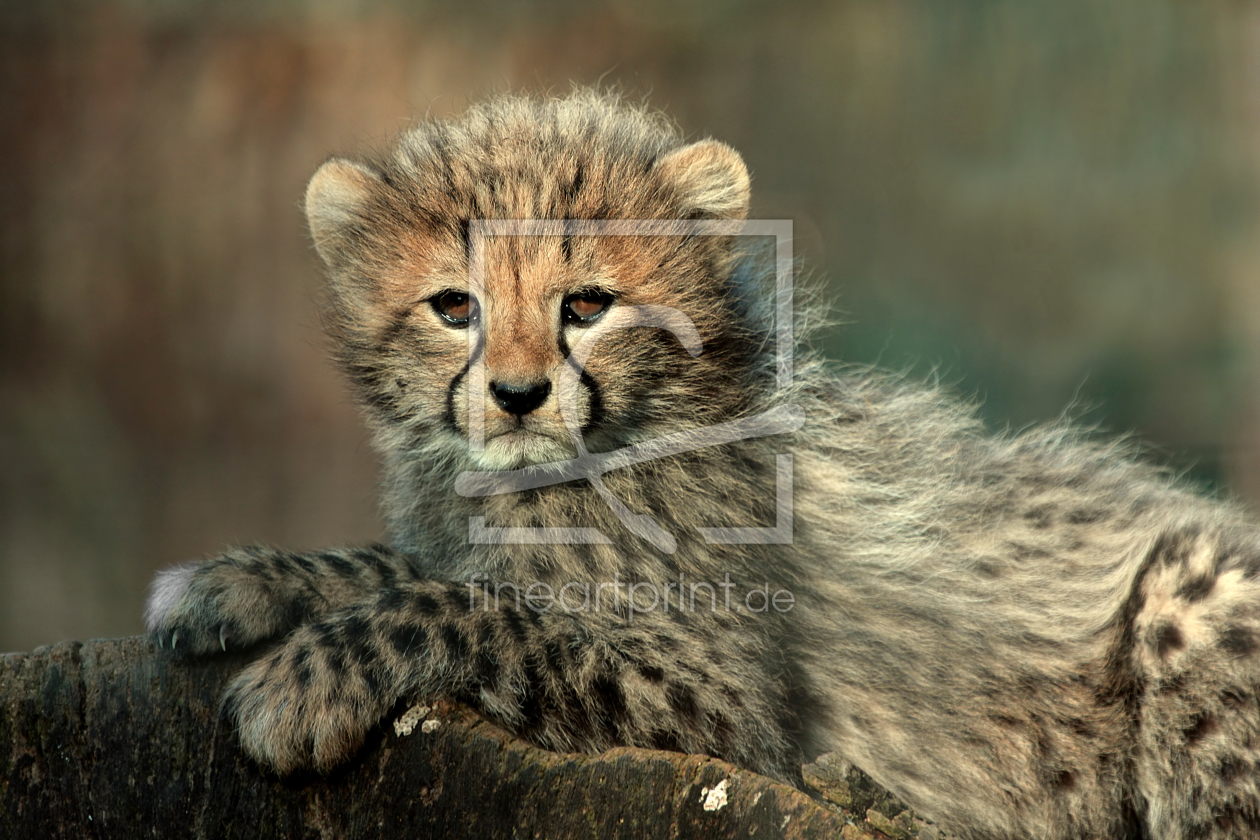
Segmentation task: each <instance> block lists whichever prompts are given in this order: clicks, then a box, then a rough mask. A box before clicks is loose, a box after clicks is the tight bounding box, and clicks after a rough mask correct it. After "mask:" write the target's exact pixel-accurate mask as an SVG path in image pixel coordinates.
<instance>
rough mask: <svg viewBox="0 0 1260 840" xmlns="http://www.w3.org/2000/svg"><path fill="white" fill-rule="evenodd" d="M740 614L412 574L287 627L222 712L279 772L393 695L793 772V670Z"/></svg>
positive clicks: (538, 729) (592, 738) (542, 728)
mask: <svg viewBox="0 0 1260 840" xmlns="http://www.w3.org/2000/svg"><path fill="white" fill-rule="evenodd" d="M477 592H478V593H479V592H480V590H477ZM746 622H755V619H750V618H748V617H743V618H741V617H739V616H735V615H732V614H729V613H689V614H686V615H685V616H679V615H678V613H676V612H675V613H672V614H671V613H661V612H655V613H648V614H636V615H635V616H634V617H633V620H626V619H623V618H620V617H618V616H616V615H613V614H609V613H607V612H594V611H591V612H573V613H565V612H564V611H562V610H559V609H553V610H551V611H548V612H545V613H538V612H535V611H533V610H530V609H528V608H526V607H521V608H520V609H517V608H516V607H515V605H512V604H508V605H504V606H502V607H501V608H497V609H490V608H484V607H483V606H482V605H481V600H480V595H477V596H470V592H469V587H468V586H467V585H465V584H456V583H449V582H438V581H421V582H416V583H407V584H402V585H399V586H397V587H393V588H390V589H388V590H385V591H383V592H381V593H379V595H378V596H377V597H375V598H374V599H372V600H371V601H368V602H364V603H362V604H359V605H355V606H353V607H350V608H349V609H346V610H343V611H341V612H338V613H335V614H331V615H328V616H326V617H325V618H323V619H322V620H319V621H316V622H314V623H311V624H307V625H305V626H303V627H300V628H299V629H297V630H296V631H294V632H293V634H292V635H291V636H290V637H289V638H288V639H286V640H285V642H284V643H283V645H282V646H281V647H280V648H278V649H277V650H275V651H273V652H271V653H270V654H268V655H267V656H265V657H264V658H262V659H261V660H259V661H258V662H256V663H254V664H252V665H250V666H249V667H248V668H246V669H245V670H244V671H243V672H242V673H241V674H240V676H238V677H237V679H236V680H235V681H234V682H233V683H232V685H231V687H230V688H229V690H228V698H227V708H228V713H229V715H231V716H232V717H233V718H234V722H235V723H236V725H237V730H238V732H239V733H240V737H241V741H242V745H243V746H244V748H245V750H246V751H247V752H248V753H249V754H250V755H251V756H253V757H254V758H255V759H257V760H258V761H259V762H261V763H263V764H266V765H269V766H271V767H273V768H275V769H276V770H277V771H278V772H280V773H288V772H291V771H293V770H296V769H298V768H302V767H314V768H316V769H318V770H321V771H326V770H328V769H329V768H331V767H333V766H334V765H336V764H338V763H340V762H342V761H344V760H346V759H347V758H349V757H350V755H351V754H352V753H353V752H354V751H355V750H356V749H357V748H358V747H359V745H360V744H362V742H363V739H364V736H365V735H366V733H367V731H368V730H369V729H370V728H371V727H372V726H374V725H375V724H377V723H378V722H379V721H380V720H381V719H382V718H383V717H384V716H385V714H386V713H388V711H389V710H390V709H391V708H392V707H393V706H394V704H395V703H396V702H397V701H398V700H399V699H402V698H409V697H416V696H423V697H431V696H434V695H439V694H441V695H446V696H451V697H455V698H457V699H461V700H464V701H466V702H469V703H471V704H473V705H475V706H477V707H479V708H480V709H481V710H482V711H483V712H484V713H485V714H486V715H487V716H488V717H490V718H492V719H494V720H496V721H497V722H499V723H501V724H503V725H504V726H505V727H506V728H508V729H510V730H512V731H513V732H515V733H516V734H518V735H520V736H522V737H524V738H526V739H528V740H530V741H533V742H534V743H535V744H537V745H539V746H542V747H545V748H548V749H556V750H564V751H582V752H598V751H602V750H605V749H608V748H610V747H613V746H641V747H651V748H658V749H672V750H679V751H683V752H696V753H707V754H710V755H714V756H717V757H721V758H725V759H727V760H730V761H732V762H735V763H737V764H739V765H741V766H744V767H747V768H750V769H753V770H756V771H758V772H761V773H764V774H767V775H770V776H773V777H776V778H779V779H782V780H785V781H790V782H791V781H797V780H798V779H799V768H800V763H801V762H800V758H799V755H797V753H796V749H795V747H794V745H793V744H792V743H791V740H790V738H789V737H788V736H787V735H786V732H787V730H788V728H789V727H790V726H791V725H792V723H791V721H790V720H788V719H786V718H785V709H788V708H789V706H790V704H789V702H788V700H787V694H788V693H789V690H790V687H789V686H787V685H785V684H784V679H783V675H784V674H785V672H787V671H789V670H790V669H785V668H784V664H783V662H782V661H781V659H778V656H777V654H774V652H773V651H770V658H772V659H776V660H777V661H776V662H775V664H770V663H769V662H768V661H766V657H767V655H768V647H767V645H766V643H765V639H764V638H763V637H761V636H760V635H759V633H762V632H764V631H765V629H766V628H764V627H749V626H746V624H745V623H746ZM754 631H757V632H754ZM763 663H764V664H763ZM788 714H790V712H789V713H788Z"/></svg>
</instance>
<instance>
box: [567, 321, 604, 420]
mask: <svg viewBox="0 0 1260 840" xmlns="http://www.w3.org/2000/svg"><path fill="white" fill-rule="evenodd" d="M556 348H557V349H558V350H559V351H560V356H561V358H563V359H564V363H565V364H566V365H568V366H569V367H571V368H573V370H575V371H577V374H578V382H579V383H580V384H581V385H582V387H584V388H585V389H586V393H587V396H588V398H589V401H588V408H589V409H590V412H589V414H588V415H587V418H586V422H585V423H583V424H582V434H584V435H586V434H590V432H591V431H592V430H594V429H597V428H599V425H600V424H601V423H602V422H603V421H604V396H603V393H602V392H601V391H600V387H599V383H598V382H596V381H595V378H594V377H593V376H591V375H590V374H589V373H587V371H586V367H585V366H581V367H579V366H578V363H577V361H576V360H575V359H574V358H573V351H572V350H570V349H569V341H568V339H567V338H566V337H565V335H564V322H563V321H560V322H559V324H558V327H557V333H556Z"/></svg>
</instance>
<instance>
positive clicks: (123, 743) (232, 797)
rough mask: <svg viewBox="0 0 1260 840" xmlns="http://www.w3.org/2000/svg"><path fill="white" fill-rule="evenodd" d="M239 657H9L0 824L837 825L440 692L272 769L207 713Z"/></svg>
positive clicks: (262, 834)
mask: <svg viewBox="0 0 1260 840" xmlns="http://www.w3.org/2000/svg"><path fill="white" fill-rule="evenodd" d="M245 661H247V659H246V658H245V657H243V656H223V657H214V658H211V659H207V660H201V661H194V662H190V663H189V662H173V661H171V660H170V659H168V658H167V657H164V656H161V655H158V653H157V651H156V650H155V649H154V647H153V645H152V644H151V643H150V642H149V641H148V640H146V639H143V638H128V639H108V640H98V641H91V642H64V643H62V644H58V645H53V646H51V647H46V648H41V649H39V650H37V651H35V652H34V653H30V654H10V655H8V656H5V657H4V658H3V664H2V666H0V837H4V838H15V840H16V838H32V839H33V840H48V839H49V838H58V837H67V838H76V840H78V838H111V837H127V838H130V837H161V838H184V837H187V838H229V837H241V838H245V837H248V838H271V837H275V838H281V837H283V838H299V837H321V838H322V837H338V838H341V837H347V838H360V837H391V838H393V837H404V836H406V837H450V838H463V837H467V838H510V837H548V838H570V837H573V838H577V837H583V838H585V837H595V836H597V837H670V838H689V837H696V838H718V837H731V838H734V837H741V838H747V837H756V838H798V837H800V838H804V837H810V838H814V837H833V836H839V835H840V834H841V832H842V829H843V828H844V826H845V820H844V818H843V817H842V816H841V814H840V813H838V812H837V811H835V810H832V809H830V808H828V807H825V806H823V805H820V804H817V803H816V802H814V801H813V800H811V799H810V798H809V797H807V796H806V795H804V794H803V793H801V792H799V791H796V790H793V789H792V788H789V787H786V786H784V785H781V784H777V783H775V782H772V781H771V780H769V779H766V778H764V777H762V776H758V775H756V774H753V773H749V772H747V771H744V770H740V769H738V768H736V767H733V766H731V765H729V764H727V763H725V762H722V761H718V760H716V759H712V758H707V757H705V756H694V755H681V754H678V753H668V752H657V751H650V750H636V749H615V750H610V751H609V752H606V753H604V754H602V755H567V754H559V753H552V752H547V751H545V750H540V749H537V748H535V747H532V746H530V745H528V744H525V743H523V742H521V741H519V740H516V739H515V738H513V737H512V736H511V735H509V734H508V733H506V732H505V731H503V730H502V729H500V728H498V727H497V726H495V725H493V724H491V723H489V722H488V721H486V720H484V719H483V718H481V717H479V716H478V715H477V714H476V713H475V712H473V711H472V710H470V709H468V708H467V707H464V706H461V705H459V704H455V703H451V702H446V701H440V702H438V703H437V705H436V707H435V709H434V710H432V711H430V712H429V713H428V714H427V715H425V716H423V718H421V719H420V720H417V721H416V722H415V728H414V730H413V731H412V733H411V734H410V735H405V736H400V735H398V734H396V732H395V729H394V727H393V726H392V725H391V721H392V720H393V719H395V718H397V717H399V715H394V716H393V718H391V720H390V721H386V722H385V723H384V724H383V725H382V726H380V727H377V729H376V730H374V731H373V733H372V735H371V736H370V737H369V740H368V743H367V744H366V745H365V747H364V748H363V750H362V752H361V753H360V754H359V755H358V756H357V757H356V758H355V759H354V760H353V761H351V762H350V763H349V764H347V765H346V766H344V767H342V768H340V769H338V770H336V771H335V772H333V773H332V774H330V775H328V776H316V775H300V776H295V777H290V778H286V779H279V778H277V777H276V776H274V775H273V774H271V773H268V772H266V771H264V770H262V769H261V768H259V767H258V766H257V765H255V764H254V763H253V762H251V761H249V760H248V759H247V758H246V757H245V756H244V755H243V754H242V752H241V751H240V748H239V747H238V746H237V744H236V741H235V737H234V735H233V732H232V729H231V726H230V725H228V724H227V722H226V721H225V720H224V719H223V718H222V717H221V716H220V714H219V711H218V704H219V696H220V694H221V692H222V690H223V687H224V685H225V684H226V681H227V679H228V678H229V677H230V676H231V675H232V674H233V673H234V672H235V670H236V669H238V668H239V667H240V666H241V665H242V664H243V663H244V662H245ZM399 711H400V713H401V711H402V710H399ZM422 720H430V721H437V722H438V723H437V725H436V727H435V725H434V724H432V723H430V724H429V725H428V726H422V723H421V721H422ZM426 729H427V730H430V731H427V732H426V731H424V730H426ZM723 782H725V785H723ZM719 788H720V793H721V794H724V796H723V795H719ZM852 829H853V826H849V833H852Z"/></svg>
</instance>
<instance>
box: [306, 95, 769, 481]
mask: <svg viewBox="0 0 1260 840" xmlns="http://www.w3.org/2000/svg"><path fill="white" fill-rule="evenodd" d="M748 200H749V178H748V172H747V170H746V168H745V166H744V163H743V161H742V160H741V159H740V157H739V155H738V154H737V153H736V152H735V151H734V150H732V149H731V148H730V147H728V146H725V145H723V144H721V143H718V142H716V141H713V140H702V141H700V142H696V143H690V144H688V143H685V142H684V141H683V140H682V139H681V138H680V137H679V135H678V133H677V131H676V130H675V129H674V128H673V127H672V126H670V125H669V124H668V123H667V122H665V121H664V120H663V119H662V118H660V117H657V116H655V115H653V114H650V113H648V112H645V111H644V110H642V109H639V108H633V107H627V106H625V105H622V104H620V103H619V102H617V101H616V100H615V99H613V98H611V97H608V96H604V95H600V94H596V93H591V92H584V93H579V94H576V95H574V96H571V97H569V98H567V99H561V100H550V101H540V100H534V99H528V98H523V97H503V98H500V99H497V100H492V101H490V102H488V103H484V104H482V105H480V106H477V107H475V108H474V109H472V110H470V111H468V112H467V113H465V114H464V115H462V116H461V117H458V118H455V119H452V120H444V121H430V122H425V123H422V124H419V125H417V126H416V127H414V128H412V129H410V130H408V131H406V132H405V133H403V134H402V135H401V136H399V137H398V138H397V139H396V140H395V141H394V143H393V144H392V145H391V146H390V147H389V148H388V149H386V150H385V151H383V152H382V153H379V154H377V155H375V156H372V157H368V158H365V159H356V160H351V159H343V158H337V159H333V160H330V161H328V162H327V163H325V164H324V165H323V166H322V167H321V168H320V169H319V170H318V171H317V172H316V173H315V176H314V177H313V178H312V179H311V182H310V185H309V187H308V189H307V192H306V215H307V219H308V221H309V223H310V229H311V233H312V236H313V238H314V242H315V247H316V250H317V251H318V252H319V255H320V257H321V258H322V259H323V262H324V263H325V266H326V268H327V273H328V275H329V278H330V317H329V325H330V327H331V331H332V334H333V337H334V340H335V342H336V345H337V349H338V352H339V355H340V357H341V361H342V363H343V365H344V366H345V368H346V370H347V372H348V373H349V375H350V377H351V379H352V380H353V382H354V383H355V385H356V386H357V388H358V390H359V393H360V397H361V398H362V400H363V402H364V404H365V406H366V407H367V412H368V415H369V418H370V422H371V423H372V425H373V426H374V428H375V430H376V433H377V442H378V445H380V446H381V448H382V449H384V450H385V451H386V453H387V454H388V453H390V452H393V453H399V452H404V451H405V452H410V453H417V452H420V451H423V452H424V453H425V455H426V457H435V456H437V457H443V458H446V459H450V460H451V462H452V463H453V464H454V465H456V466H459V467H464V466H474V467H476V468H480V469H492V470H500V469H511V468H516V467H520V466H524V465H530V464H538V463H543V462H549V461H556V460H561V459H566V458H571V457H574V455H575V454H577V452H578V447H579V446H584V447H585V448H586V449H587V450H588V451H591V452H598V451H606V450H608V449H612V448H616V447H619V446H624V445H627V444H629V443H633V442H636V441H640V440H645V439H650V438H652V437H655V436H659V435H660V434H663V433H668V432H670V431H675V430H679V429H683V428H689V427H695V426H698V425H705V424H708V423H712V422H718V421H721V420H723V419H729V418H730V417H731V416H733V415H734V414H736V413H738V412H739V411H741V410H742V409H744V408H746V405H747V402H748V400H749V394H750V392H751V390H752V386H751V379H752V376H751V374H750V370H751V369H752V367H753V362H754V359H755V358H756V357H757V355H758V353H759V352H760V350H759V347H760V344H761V338H760V336H759V334H758V330H757V328H755V326H754V325H752V324H751V323H750V316H749V314H748V312H747V311H746V309H747V306H746V304H745V302H744V299H745V298H747V297H748V295H747V294H742V293H741V291H740V289H739V288H738V286H739V282H738V281H737V280H735V279H733V278H734V277H735V275H737V274H739V272H735V271H734V268H735V265H736V263H737V261H738V257H737V256H736V249H735V245H734V243H735V237H731V236H722V235H716V236H715V235H695V233H694V228H695V225H694V224H693V225H690V226H688V223H689V222H692V221H694V220H739V219H742V218H744V217H745V216H746V214H747V211H748ZM522 220H526V221H544V222H548V223H549V224H543V225H534V226H532V227H531V226H529V225H521V224H519V222H520V221H522ZM619 220H627V221H641V220H678V221H679V224H677V225H675V227H673V228H670V227H669V226H668V225H667V224H665V225H662V224H658V225H657V227H656V228H652V229H647V228H644V227H642V226H640V227H634V226H633V225H632V226H629V227H623V228H620V229H618V228H616V226H615V224H614V223H619ZM610 225H612V226H611V227H610ZM566 371H567V372H566Z"/></svg>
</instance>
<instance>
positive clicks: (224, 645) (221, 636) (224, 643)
mask: <svg viewBox="0 0 1260 840" xmlns="http://www.w3.org/2000/svg"><path fill="white" fill-rule="evenodd" d="M219 647H221V648H223V652H224V653H227V637H226V636H225V635H224V632H223V627H222V625H220V626H219Z"/></svg>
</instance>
